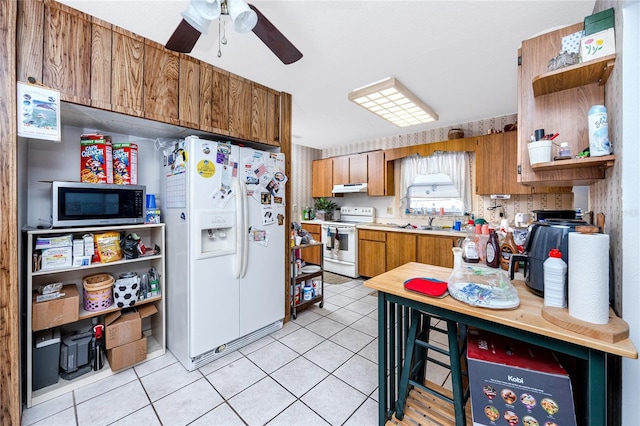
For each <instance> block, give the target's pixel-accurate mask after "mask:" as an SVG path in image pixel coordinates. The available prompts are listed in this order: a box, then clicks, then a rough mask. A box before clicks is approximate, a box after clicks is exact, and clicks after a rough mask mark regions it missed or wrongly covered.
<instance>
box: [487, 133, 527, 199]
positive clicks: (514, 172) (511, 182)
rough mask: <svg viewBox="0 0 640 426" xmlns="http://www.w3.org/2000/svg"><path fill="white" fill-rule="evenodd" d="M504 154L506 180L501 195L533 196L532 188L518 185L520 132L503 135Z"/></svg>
mask: <svg viewBox="0 0 640 426" xmlns="http://www.w3.org/2000/svg"><path fill="white" fill-rule="evenodd" d="M502 153H503V158H504V175H503V176H504V180H503V182H502V192H500V194H513V195H518V194H531V187H528V186H525V185H521V184H519V183H518V132H506V133H503V139H502ZM494 194H496V192H494Z"/></svg>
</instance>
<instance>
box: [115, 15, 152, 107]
mask: <svg viewBox="0 0 640 426" xmlns="http://www.w3.org/2000/svg"><path fill="white" fill-rule="evenodd" d="M112 49H113V50H112V55H111V56H112V60H113V63H112V64H111V73H112V74H111V104H112V105H111V108H112V110H113V111H116V112H120V113H123V114H128V115H133V116H136V117H142V115H143V101H142V99H143V97H142V92H143V90H142V86H143V75H142V70H143V60H144V39H143V38H142V37H140V36H138V35H136V34H134V33H132V32H130V31H127V30H123V29H122V28H118V27H113V45H112Z"/></svg>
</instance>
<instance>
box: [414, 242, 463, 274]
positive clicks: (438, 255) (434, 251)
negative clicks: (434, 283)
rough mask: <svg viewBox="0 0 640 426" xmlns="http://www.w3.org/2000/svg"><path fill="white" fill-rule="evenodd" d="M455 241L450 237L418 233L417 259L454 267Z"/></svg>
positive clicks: (431, 263) (422, 261) (430, 263)
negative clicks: (453, 249)
mask: <svg viewBox="0 0 640 426" xmlns="http://www.w3.org/2000/svg"><path fill="white" fill-rule="evenodd" d="M453 247H454V241H453V240H452V239H451V238H449V237H440V236H434V235H418V254H417V259H418V262H420V263H426V264H428V265H435V266H444V267H447V268H451V267H453V253H452V252H451V249H452V248H453Z"/></svg>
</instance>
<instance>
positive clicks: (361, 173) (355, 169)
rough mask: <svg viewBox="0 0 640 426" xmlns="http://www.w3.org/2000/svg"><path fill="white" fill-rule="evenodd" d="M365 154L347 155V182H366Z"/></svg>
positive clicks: (366, 161)
mask: <svg viewBox="0 0 640 426" xmlns="http://www.w3.org/2000/svg"><path fill="white" fill-rule="evenodd" d="M367 158H368V157H367V154H358V155H350V156H349V183H367V180H368V179H367V176H368V168H367V163H368V159H367Z"/></svg>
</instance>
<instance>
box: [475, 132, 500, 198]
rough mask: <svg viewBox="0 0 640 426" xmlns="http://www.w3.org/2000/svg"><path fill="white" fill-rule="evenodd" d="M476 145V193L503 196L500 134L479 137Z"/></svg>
mask: <svg viewBox="0 0 640 426" xmlns="http://www.w3.org/2000/svg"><path fill="white" fill-rule="evenodd" d="M476 144H477V149H476V193H477V194H483V195H485V194H503V193H504V192H503V182H504V173H505V172H504V171H505V164H504V155H503V146H502V134H501V133H496V134H492V135H486V136H480V137H478V138H477V140H476Z"/></svg>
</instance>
